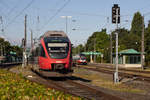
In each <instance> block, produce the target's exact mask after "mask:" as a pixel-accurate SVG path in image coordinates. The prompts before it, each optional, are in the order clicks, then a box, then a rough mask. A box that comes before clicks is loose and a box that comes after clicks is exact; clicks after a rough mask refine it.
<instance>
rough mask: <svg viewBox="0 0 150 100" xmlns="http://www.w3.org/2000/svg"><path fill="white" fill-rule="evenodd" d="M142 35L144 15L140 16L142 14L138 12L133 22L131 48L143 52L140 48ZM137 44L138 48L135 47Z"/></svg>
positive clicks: (130, 38)
mask: <svg viewBox="0 0 150 100" xmlns="http://www.w3.org/2000/svg"><path fill="white" fill-rule="evenodd" d="M141 33H142V15H141V14H140V12H136V13H135V14H134V17H133V20H132V24H131V30H130V34H129V40H130V47H133V48H134V49H136V50H138V51H140V50H141V47H140V45H141ZM135 43H136V45H138V46H136V47H135Z"/></svg>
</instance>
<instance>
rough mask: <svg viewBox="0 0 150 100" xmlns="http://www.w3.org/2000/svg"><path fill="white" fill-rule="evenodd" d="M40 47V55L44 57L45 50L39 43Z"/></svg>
mask: <svg viewBox="0 0 150 100" xmlns="http://www.w3.org/2000/svg"><path fill="white" fill-rule="evenodd" d="M40 49H41V53H40V56H42V57H46V55H45V51H44V48H43V47H42V45H40Z"/></svg>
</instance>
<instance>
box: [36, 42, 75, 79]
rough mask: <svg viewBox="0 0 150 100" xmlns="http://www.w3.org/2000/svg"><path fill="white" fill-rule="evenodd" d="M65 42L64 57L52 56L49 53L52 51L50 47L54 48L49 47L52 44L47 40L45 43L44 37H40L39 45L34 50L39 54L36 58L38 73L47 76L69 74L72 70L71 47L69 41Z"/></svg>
mask: <svg viewBox="0 0 150 100" xmlns="http://www.w3.org/2000/svg"><path fill="white" fill-rule="evenodd" d="M59 44H60V43H59ZM67 44H68V51H67V55H66V57H64V58H63V57H62V58H59V57H58V58H57V57H55V56H53V55H52V53H50V52H53V50H52V51H50V49H54V50H55V48H52V47H51V46H52V44H51V43H49V42H48V43H46V41H44V39H41V41H40V44H39V46H38V47H37V48H36V51H37V52H38V55H39V56H38V59H37V60H38V64H37V66H38V68H39V69H38V71H39V73H40V74H42V75H44V76H49V77H59V76H71V74H72V72H73V70H72V69H71V66H72V51H71V49H72V48H71V43H70V42H68V43H67ZM55 45H56V44H55ZM57 45H58V44H57ZM53 46H54V45H53ZM56 48H57V47H56ZM57 49H58V48H57ZM52 56H53V57H52ZM59 56H60V55H59Z"/></svg>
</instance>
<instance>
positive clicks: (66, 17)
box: [61, 16, 72, 34]
mask: <svg viewBox="0 0 150 100" xmlns="http://www.w3.org/2000/svg"><path fill="white" fill-rule="evenodd" d="M61 18H65V19H66V34H68V30H67V28H68V18H72V16H61Z"/></svg>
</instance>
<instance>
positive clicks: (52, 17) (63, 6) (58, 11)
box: [41, 0, 71, 29]
mask: <svg viewBox="0 0 150 100" xmlns="http://www.w3.org/2000/svg"><path fill="white" fill-rule="evenodd" d="M70 1H71V0H68V1H67V2H65V4H63V5H62V6H61V7H60V8H59V9H58V10H57V11H56V13H55V14H54V15H52V16H51V17H50V18H49V20H48V21H47V22H46V23H45V24H44V25H43V26H42V27H41V29H44V27H45V26H46V25H48V24H49V22H50V21H51V20H53V19H54V18H55V17H56V15H57V14H58V13H60V12H61V11H62V10H63V9H64V8H65V7H66V6H67V5H68V4H69V2H70Z"/></svg>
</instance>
